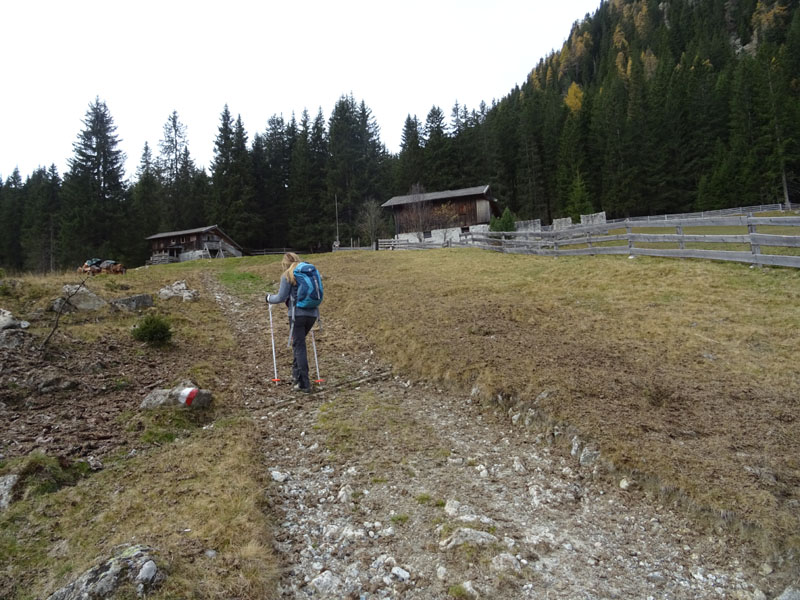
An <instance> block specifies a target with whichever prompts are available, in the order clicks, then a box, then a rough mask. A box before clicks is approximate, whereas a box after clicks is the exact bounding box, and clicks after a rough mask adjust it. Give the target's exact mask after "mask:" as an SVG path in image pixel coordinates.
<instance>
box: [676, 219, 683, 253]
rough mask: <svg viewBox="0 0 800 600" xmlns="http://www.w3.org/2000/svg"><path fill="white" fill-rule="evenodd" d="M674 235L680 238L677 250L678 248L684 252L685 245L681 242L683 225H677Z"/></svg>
mask: <svg viewBox="0 0 800 600" xmlns="http://www.w3.org/2000/svg"><path fill="white" fill-rule="evenodd" d="M675 233H677V234H678V235H679V236H681V239H680V241H678V248H680V249H681V250H686V244H685V243H684V241H683V225H677V226H676V227H675Z"/></svg>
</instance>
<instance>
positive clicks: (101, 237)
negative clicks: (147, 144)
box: [59, 98, 127, 266]
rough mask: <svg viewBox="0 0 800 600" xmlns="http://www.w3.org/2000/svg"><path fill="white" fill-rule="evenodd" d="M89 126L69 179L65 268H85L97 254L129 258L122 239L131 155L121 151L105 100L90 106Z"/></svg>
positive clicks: (77, 144)
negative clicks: (126, 171)
mask: <svg viewBox="0 0 800 600" xmlns="http://www.w3.org/2000/svg"><path fill="white" fill-rule="evenodd" d="M83 124H84V129H83V130H82V131H81V132H80V133H79V134H78V140H77V141H76V142H75V143H74V144H73V149H74V156H73V157H72V158H71V159H70V160H69V163H68V164H69V171H68V172H67V173H66V175H65V176H64V186H63V200H64V210H63V213H62V215H63V219H62V222H61V229H60V245H61V249H60V252H59V256H60V257H61V266H65V265H77V264H82V263H83V261H85V260H86V259H87V258H92V257H95V256H97V257H101V258H112V259H115V260H125V258H126V257H125V256H123V255H122V251H123V249H124V242H123V241H122V240H121V238H120V232H121V231H123V229H124V227H123V224H124V216H125V209H126V208H127V206H126V192H127V190H126V187H125V183H124V169H123V165H124V162H125V155H124V153H123V152H122V151H121V150H119V149H118V148H117V146H118V144H119V139H118V137H117V135H116V129H117V128H116V126H115V125H114V120H113V118H112V117H111V113H110V112H109V110H108V107H107V106H106V103H105V102H103V101H101V100H100V99H99V98H96V99H95V101H94V102H92V103H90V104H89V109H88V110H87V112H86V118H85V119H84V121H83Z"/></svg>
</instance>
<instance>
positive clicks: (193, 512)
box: [3, 419, 278, 598]
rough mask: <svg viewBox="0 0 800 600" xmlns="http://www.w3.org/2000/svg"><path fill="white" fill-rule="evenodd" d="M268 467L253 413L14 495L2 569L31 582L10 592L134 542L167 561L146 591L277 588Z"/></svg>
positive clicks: (46, 588) (74, 570) (52, 580)
mask: <svg viewBox="0 0 800 600" xmlns="http://www.w3.org/2000/svg"><path fill="white" fill-rule="evenodd" d="M264 472H265V470H264V468H263V465H262V459H261V455H260V452H259V439H258V436H257V433H256V430H255V426H254V424H253V423H252V421H250V420H247V419H235V420H228V421H224V422H218V423H217V424H216V426H215V427H214V428H213V429H211V430H206V431H201V432H198V433H197V434H196V435H194V436H192V437H190V438H188V439H185V440H182V441H179V442H176V443H175V444H173V445H171V446H168V447H166V448H165V449H163V450H159V451H154V452H149V453H147V454H145V455H142V456H139V457H136V458H132V459H129V460H126V461H123V462H119V463H116V464H114V465H112V466H110V467H109V468H107V469H106V470H104V471H102V472H101V473H99V474H97V475H94V476H92V477H91V478H89V479H85V480H83V481H82V482H80V483H79V484H78V485H77V486H75V487H69V488H64V489H62V490H60V491H58V492H56V493H53V494H49V495H45V496H41V497H38V498H34V499H31V500H26V501H21V502H18V503H15V504H13V505H12V507H11V508H10V509H9V510H8V513H7V514H5V515H4V516H3V523H4V528H5V529H6V533H8V534H11V533H13V537H14V547H13V549H12V548H10V547H4V548H3V550H4V553H6V557H7V558H8V557H9V556H10V558H11V559H13V562H12V563H9V564H8V565H7V566H6V568H5V570H4V571H5V572H4V573H3V575H4V576H5V578H6V580H7V583H8V582H9V581H11V580H12V579H13V577H14V576H16V577H18V583H20V584H24V585H26V586H30V588H29V589H27V590H26V589H24V588H19V589H17V590H16V591H15V593H16V594H18V595H17V596H13V597H28V596H27V594H28V593H30V594H31V596H30V597H45V596H47V595H48V594H49V593H50V592H52V591H53V590H54V589H56V588H58V587H60V586H62V585H65V584H66V583H68V582H69V581H71V580H73V579H74V578H75V577H76V576H77V575H78V574H80V573H81V572H83V571H84V570H86V569H87V568H89V567H91V566H94V564H96V563H97V562H98V561H100V560H103V559H104V557H108V556H111V555H113V554H114V548H115V547H116V546H117V545H119V544H125V543H136V544H147V545H150V546H152V547H154V548H156V549H157V551H158V562H159V563H160V564H161V565H162V567H163V566H165V565H168V569H169V577H168V578H167V580H166V582H165V583H164V585H163V587H162V588H160V589H159V590H157V591H156V592H155V593H153V594H151V595H150V596H149V597H151V598H175V597H182V598H186V597H192V598H223V597H224V598H232V597H236V598H272V597H275V589H276V587H275V585H276V581H277V574H278V565H277V561H276V558H275V557H274V554H273V552H272V550H271V526H270V524H269V523H268V521H267V520H266V518H265V506H264V498H265V496H264V487H265V486H266V485H267V482H266V481H264V479H263V475H264ZM44 531H47V532H48V534H47V536H42V533H43V532H44ZM3 539H4V541H8V539H10V538H9V537H6V536H4V537H3ZM206 550H214V551H216V552H217V553H218V554H217V556H216V557H215V558H209V557H207V556H206V555H205V552H206ZM11 589H12V590H13V588H11ZM8 591H9V589H6V592H8Z"/></svg>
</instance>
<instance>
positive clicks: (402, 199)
mask: <svg viewBox="0 0 800 600" xmlns="http://www.w3.org/2000/svg"><path fill="white" fill-rule="evenodd" d="M469 197H482V198H484V199H485V200H489V201H490V202H496V200H495V199H494V198H492V192H491V190H490V189H489V186H488V185H479V186H476V187H470V188H463V189H460V190H445V191H443V192H431V193H429V194H410V195H408V196H395V197H393V198H391V199H389V200H387V201H386V202H384V203H383V204H381V206H382V207H383V208H389V207H391V206H399V205H401V204H414V203H416V202H430V201H432V200H440V201H441V200H445V201H446V200H456V199H459V198H469Z"/></svg>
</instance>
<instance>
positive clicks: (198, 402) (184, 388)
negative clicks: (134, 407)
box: [139, 381, 214, 408]
mask: <svg viewBox="0 0 800 600" xmlns="http://www.w3.org/2000/svg"><path fill="white" fill-rule="evenodd" d="M213 399H214V398H213V396H212V394H211V392H210V391H209V390H201V389H200V388H198V387H197V386H196V385H194V384H193V383H191V382H188V381H187V382H183V383H181V384H180V385H178V386H176V387H174V388H172V389H171V390H166V389H157V390H153V391H152V392H150V393H149V394H148V395H147V397H145V399H144V400H142V403H141V405H140V406H139V408H157V407H159V406H185V407H186V408H206V407H208V406H210V405H211V402H212V401H213Z"/></svg>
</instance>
